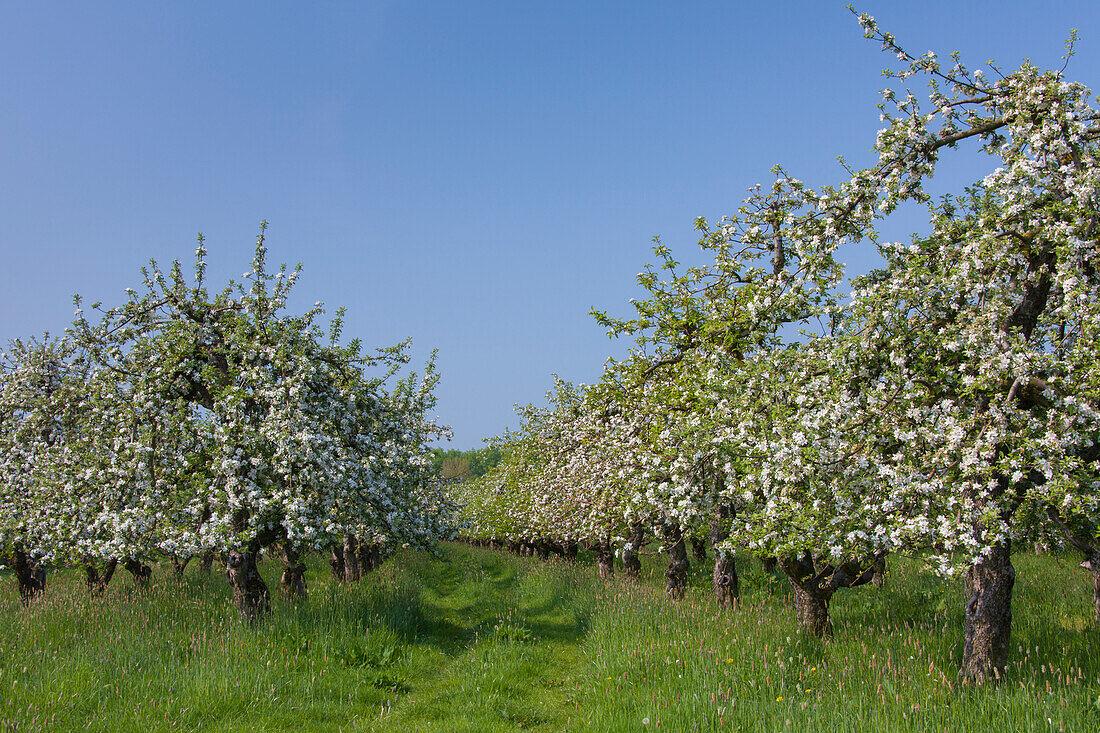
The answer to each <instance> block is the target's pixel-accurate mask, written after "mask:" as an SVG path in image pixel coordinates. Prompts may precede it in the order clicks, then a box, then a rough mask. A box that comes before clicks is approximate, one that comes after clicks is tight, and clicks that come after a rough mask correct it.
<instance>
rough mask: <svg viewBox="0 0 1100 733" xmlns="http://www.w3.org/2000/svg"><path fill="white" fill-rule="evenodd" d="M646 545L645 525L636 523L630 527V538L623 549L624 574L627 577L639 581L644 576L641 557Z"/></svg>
mask: <svg viewBox="0 0 1100 733" xmlns="http://www.w3.org/2000/svg"><path fill="white" fill-rule="evenodd" d="M644 545H645V523H643V522H634V523H633V524H631V525H630V537H629V538H628V540H627V546H626V547H624V548H623V572H624V573H626V577H628V578H634V579H635V580H637V579H638V578H640V577H641V576H642V560H641V558H640V557H639V553H640V552H641V549H642V547H643V546H644Z"/></svg>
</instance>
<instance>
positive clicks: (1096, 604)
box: [1092, 559, 1100, 621]
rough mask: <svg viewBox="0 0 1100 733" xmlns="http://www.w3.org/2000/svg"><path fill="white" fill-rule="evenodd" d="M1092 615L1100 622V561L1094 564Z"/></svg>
mask: <svg viewBox="0 0 1100 733" xmlns="http://www.w3.org/2000/svg"><path fill="white" fill-rule="evenodd" d="M1092 614H1093V617H1094V618H1096V620H1098V621H1100V559H1097V560H1093V562H1092Z"/></svg>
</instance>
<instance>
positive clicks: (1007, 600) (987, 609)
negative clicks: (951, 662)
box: [962, 540, 1016, 684]
mask: <svg viewBox="0 0 1100 733" xmlns="http://www.w3.org/2000/svg"><path fill="white" fill-rule="evenodd" d="M1009 551H1010V546H1009V541H1008V540H1005V541H1004V542H1002V543H999V544H996V545H994V546H993V550H992V552H990V553H989V554H988V555H987V556H985V557H984V558H982V560H981V562H979V563H978V564H976V565H973V566H971V567H970V569H968V570H967V571H966V575H965V576H964V577H963V589H964V592H965V595H966V617H965V621H964V637H965V638H964V643H963V661H962V674H963V677H964V678H965V679H968V680H970V681H972V682H977V683H979V684H981V683H984V682H988V681H992V680H998V679H1001V678H1002V677H1003V676H1004V669H1005V662H1006V661H1007V659H1008V643H1009V636H1010V634H1011V631H1012V586H1013V584H1014V583H1015V582H1016V569H1015V568H1013V567H1012V560H1011V558H1010V557H1009Z"/></svg>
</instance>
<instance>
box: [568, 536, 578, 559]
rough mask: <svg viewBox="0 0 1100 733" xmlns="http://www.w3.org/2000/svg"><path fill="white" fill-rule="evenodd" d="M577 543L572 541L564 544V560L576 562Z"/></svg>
mask: <svg viewBox="0 0 1100 733" xmlns="http://www.w3.org/2000/svg"><path fill="white" fill-rule="evenodd" d="M577 549H578V548H577V543H576V542H574V541H573V540H569V541H568V542H566V543H565V559H566V560H576V559H577Z"/></svg>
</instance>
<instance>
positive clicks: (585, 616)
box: [0, 545, 1100, 733]
mask: <svg viewBox="0 0 1100 733" xmlns="http://www.w3.org/2000/svg"><path fill="white" fill-rule="evenodd" d="M583 559H584V558H583V557H582V562H581V563H578V564H576V565H570V564H567V563H562V562H559V561H552V562H550V563H542V562H540V561H538V560H535V559H531V558H519V557H514V556H511V555H507V554H504V553H499V552H493V551H488V550H479V549H474V548H469V547H464V546H459V545H448V546H445V547H444V548H443V559H442V560H437V559H434V558H432V557H430V556H427V555H424V554H414V553H406V554H401V555H398V556H397V557H395V558H393V559H391V560H390V561H388V562H387V563H386V564H385V565H384V566H383V568H381V569H380V570H377V571H375V572H374V573H372V574H370V575H369V576H368V577H367V578H366V579H365V580H363V581H362V582H360V583H358V584H352V585H347V586H344V585H334V584H333V583H332V582H331V580H330V578H329V576H328V572H327V567H324V566H323V563H322V562H321V561H320V559H314V560H312V561H311V563H310V571H309V573H308V574H307V580H308V582H309V583H310V597H309V600H308V602H305V603H300V604H297V605H295V604H291V603H288V602H286V601H284V600H283V599H281V598H279V597H278V596H276V600H275V605H274V610H273V611H272V613H271V614H270V615H269V616H268V617H267V618H266V619H265V620H264V621H263V622H262V623H260V624H258V625H257V626H255V627H249V626H247V625H246V624H244V623H242V622H240V621H239V620H238V619H237V616H236V614H235V612H234V610H233V609H232V607H231V605H230V599H229V591H228V588H227V586H226V584H225V580H224V578H222V577H221V576H220V575H219V574H217V573H215V574H214V575H212V576H209V577H204V576H202V575H200V574H198V573H196V572H193V571H191V570H189V572H188V575H187V577H186V578H185V579H184V580H183V582H181V583H177V582H174V581H172V580H170V579H169V578H168V573H167V572H166V570H165V569H163V568H161V569H158V572H157V575H156V583H155V585H154V588H153V589H152V590H151V591H148V592H145V593H141V592H138V591H136V590H135V589H134V588H133V584H132V582H131V581H130V578H129V576H128V575H126V574H125V573H122V574H120V575H119V577H118V578H116V579H115V581H114V583H113V584H112V587H111V588H110V590H109V592H108V593H107V594H106V596H105V597H103V598H99V599H92V598H90V597H88V594H87V592H86V591H85V589H84V587H83V585H82V583H81V579H80V576H79V574H78V573H77V572H75V571H64V572H60V573H53V574H51V577H50V587H49V590H48V593H47V594H46V596H45V597H44V598H42V599H40V600H38V601H36V602H35V603H34V604H32V605H31V606H30V607H29V608H23V607H21V606H20V604H19V603H18V600H17V598H16V592H15V587H14V580H13V579H12V578H11V577H10V575H7V574H0V583H2V585H0V731H3V730H18V731H24V730H51V731H52V730H62V731H63V730H100V731H106V730H141V731H146V730H172V729H178V730H199V731H238V730H264V731H279V730H331V731H340V730H344V731H353V730H355V731H359V730H362V731H382V730H399V731H405V730H408V731H515V730H539V731H556V730H575V731H589V730H591V731H604V730H611V731H619V730H621V731H639V730H649V729H653V730H657V729H662V730H670V731H691V730H700V731H709V730H753V731H757V730H764V731H767V730H786V729H791V730H795V731H799V733H806V732H808V731H819V730H820V731H849V730H850V731H855V730H859V731H865V730H866V731H909V730H929V731H933V730H934V731H941V730H960V731H962V730H972V731H990V730H1002V731H1016V730H1034V731H1051V730H1071V731H1095V730H1100V650H1097V642H1098V641H1100V639H1098V632H1100V629H1098V628H1097V625H1096V624H1095V623H1094V622H1093V621H1092V615H1091V589H1090V578H1089V577H1088V576H1087V574H1086V573H1084V572H1083V571H1081V570H1079V569H1077V568H1076V567H1075V562H1073V561H1071V560H1069V559H1066V560H1060V559H1058V558H1050V557H1033V556H1024V555H1021V556H1017V557H1016V558H1014V562H1015V564H1016V566H1017V571H1018V580H1017V584H1016V596H1015V599H1014V604H1013V609H1014V616H1015V619H1014V621H1015V624H1014V627H1013V644H1012V654H1011V655H1010V660H1009V670H1008V680H1007V681H1006V682H1004V683H1003V684H1001V685H998V686H987V687H984V688H973V687H967V686H965V685H962V684H960V680H959V676H958V672H957V668H958V661H959V655H960V652H961V644H962V606H961V602H962V600H961V596H960V591H959V588H958V584H956V583H950V584H945V583H943V582H942V581H939V580H937V579H936V578H934V577H933V576H931V575H929V574H927V573H924V572H922V571H921V570H920V569H919V566H918V565H917V564H916V563H914V562H906V561H904V560H902V559H899V560H898V561H897V562H896V563H895V564H893V565H892V566H891V572H890V574H889V576H888V582H887V586H886V587H885V588H883V589H875V588H873V587H863V588H858V589H854V590H850V591H844V592H842V593H841V594H838V595H837V596H836V598H835V599H834V601H833V604H832V612H833V623H834V627H835V637H834V639H833V640H832V641H829V642H822V641H818V640H814V639H808V638H805V637H803V636H802V635H801V634H800V633H799V632H798V631H797V629H796V627H795V624H794V615H793V612H792V609H791V608H790V595H789V592H788V590H787V587H786V584H785V582H783V581H781V580H780V579H779V578H778V577H775V576H771V575H768V574H766V573H764V572H763V570H762V569H761V568H760V566H759V564H758V563H755V562H751V561H746V562H742V563H740V564H739V565H740V571H741V575H742V596H743V599H744V602H743V604H742V607H741V608H740V609H739V610H737V611H734V612H720V611H718V610H717V609H715V608H714V607H713V606H712V605H711V604H710V602H709V594H708V590H707V585H708V582H709V569H708V568H706V567H697V568H693V574H692V587H691V589H690V590H689V593H688V597H687V598H686V599H684V600H683V601H680V602H677V603H669V602H668V601H666V600H665V599H664V597H663V593H662V589H661V581H662V567H661V566H660V559H659V558H652V559H650V562H648V563H647V564H646V566H645V569H644V577H643V579H642V581H641V582H640V583H631V582H629V581H627V580H626V579H624V578H621V577H617V578H616V579H615V580H614V581H612V582H610V583H601V582H600V581H599V580H598V579H597V578H596V577H595V570H594V566H593V565H592V564H591V563H587V562H584V561H583ZM261 569H262V570H263V572H264V575H265V577H266V578H267V580H268V583H269V585H270V586H271V587H272V588H274V587H275V585H276V582H275V581H276V577H277V573H278V571H279V568H278V566H277V563H275V562H273V561H268V562H265V563H264V564H263V565H262V566H261Z"/></svg>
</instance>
